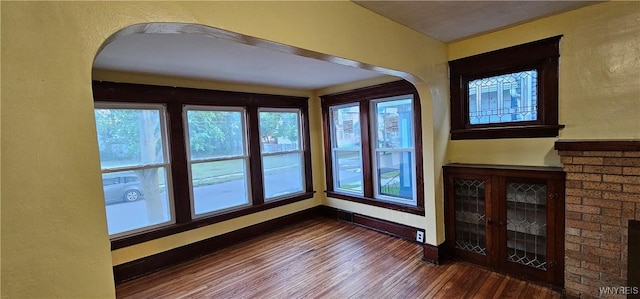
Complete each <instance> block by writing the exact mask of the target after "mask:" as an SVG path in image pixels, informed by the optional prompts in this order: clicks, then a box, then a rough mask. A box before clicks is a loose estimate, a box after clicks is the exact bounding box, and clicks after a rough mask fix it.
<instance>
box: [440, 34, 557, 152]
mask: <svg viewBox="0 0 640 299" xmlns="http://www.w3.org/2000/svg"><path fill="white" fill-rule="evenodd" d="M561 38H562V36H561V35H560V36H554V37H550V38H546V39H543V40H539V41H534V42H530V43H526V44H522V45H517V46H513V47H509V48H504V49H500V50H496V51H491V52H487V53H483V54H478V55H474V56H470V57H465V58H461V59H457V60H452V61H449V69H450V94H451V101H450V105H451V139H452V140H461V139H494V138H535V137H557V136H558V134H559V130H560V129H562V128H564V125H560V124H558V57H560V39H561ZM531 69H535V70H536V71H537V72H538V119H537V120H534V121H522V122H507V123H492V124H475V125H472V124H470V122H469V90H468V82H469V81H471V80H474V79H478V78H485V77H492V76H497V75H502V74H508V73H513V72H520V71H525V70H531Z"/></svg>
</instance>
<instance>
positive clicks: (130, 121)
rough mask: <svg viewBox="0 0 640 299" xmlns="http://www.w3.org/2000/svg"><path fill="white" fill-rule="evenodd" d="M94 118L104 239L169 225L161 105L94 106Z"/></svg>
mask: <svg viewBox="0 0 640 299" xmlns="http://www.w3.org/2000/svg"><path fill="white" fill-rule="evenodd" d="M95 118H96V129H97V135H98V147H99V150H100V165H101V168H102V182H103V189H104V197H105V198H104V199H105V204H106V211H107V224H108V230H109V234H110V235H112V236H118V235H120V234H122V233H124V232H129V233H131V232H137V231H139V230H141V229H148V228H153V227H156V226H159V225H164V224H168V223H172V222H174V221H175V220H174V217H173V213H172V210H171V209H170V205H171V184H170V182H169V180H168V179H167V178H168V177H169V176H167V173H169V172H170V167H169V163H168V161H169V155H168V151H167V145H166V140H167V138H166V123H165V108H164V106H162V105H130V104H99V105H96V109H95Z"/></svg>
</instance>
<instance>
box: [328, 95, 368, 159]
mask: <svg viewBox="0 0 640 299" xmlns="http://www.w3.org/2000/svg"><path fill="white" fill-rule="evenodd" d="M331 119H332V123H331V126H332V128H331V129H332V130H331V133H332V135H333V136H332V138H333V147H334V148H353V147H360V142H361V138H360V108H359V106H358V105H354V106H347V107H339V108H335V107H332V108H331Z"/></svg>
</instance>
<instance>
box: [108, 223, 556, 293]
mask: <svg viewBox="0 0 640 299" xmlns="http://www.w3.org/2000/svg"><path fill="white" fill-rule="evenodd" d="M421 255H422V248H421V247H420V246H419V245H417V244H415V243H411V242H408V241H406V240H402V239H399V238H394V237H391V236H387V235H384V234H381V233H378V232H375V231H371V230H368V229H365V228H362V227H358V226H355V225H352V224H348V223H345V222H340V221H336V220H331V219H326V218H316V219H311V220H308V221H305V222H302V223H298V224H295V225H292V226H290V227H287V228H284V229H282V230H279V231H276V232H273V233H270V234H268V235H265V236H262V237H260V238H256V239H252V240H250V241H247V242H243V243H240V244H236V245H233V246H230V247H227V248H225V249H223V250H220V251H217V252H215V253H213V254H210V255H207V256H204V257H201V258H198V259H195V260H192V261H190V262H187V263H184V264H181V265H178V266H175V267H172V268H169V269H165V270H162V271H159V272H156V273H153V274H151V275H148V276H145V277H142V278H139V279H136V280H132V281H128V282H125V283H122V284H120V285H118V286H117V289H116V294H117V298H560V297H561V296H560V294H559V293H557V292H555V291H552V290H551V289H548V288H545V287H543V286H539V285H536V284H532V283H529V282H525V281H521V280H518V279H515V278H512V277H509V276H505V275H502V274H498V273H494V272H491V271H488V270H486V269H483V268H479V267H477V266H474V265H471V264H467V263H461V262H448V263H445V264H444V265H441V266H435V265H432V264H429V263H426V262H423V261H422V260H421Z"/></svg>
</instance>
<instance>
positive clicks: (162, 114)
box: [94, 102, 176, 238]
mask: <svg viewBox="0 0 640 299" xmlns="http://www.w3.org/2000/svg"><path fill="white" fill-rule="evenodd" d="M95 109H123V110H125V109H126V110H157V111H158V112H159V113H158V116H159V127H160V136H161V139H162V156H163V161H162V162H156V163H152V164H144V163H140V164H136V165H128V166H119V167H111V168H102V161H101V163H100V164H101V165H100V171H101V173H102V175H105V174H109V173H119V172H125V171H135V170H137V169H151V168H158V169H163V170H164V172H165V180H166V188H167V190H169V192H167V204H168V205H169V220H168V221H165V222H161V223H156V224H152V225H148V226H144V227H139V228H136V229H132V230H127V231H123V232H118V233H114V234H111V235H109V236H110V237H112V238H119V237H122V236H127V235H131V234H137V233H140V232H143V231H147V230H153V229H156V228H160V227H163V226H167V225H172V224H175V223H176V215H175V211H174V209H173V208H172V207H173V205H174V201H173V192H172V191H173V184H172V180H171V153H170V150H169V134H168V132H167V123H168V122H167V118H168V113H167V107H166V105H163V104H148V103H126V102H96V103H95V105H94V110H95ZM118 181H120V180H118ZM122 183H126V182H122ZM103 188H104V185H103ZM105 205H106V203H105Z"/></svg>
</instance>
